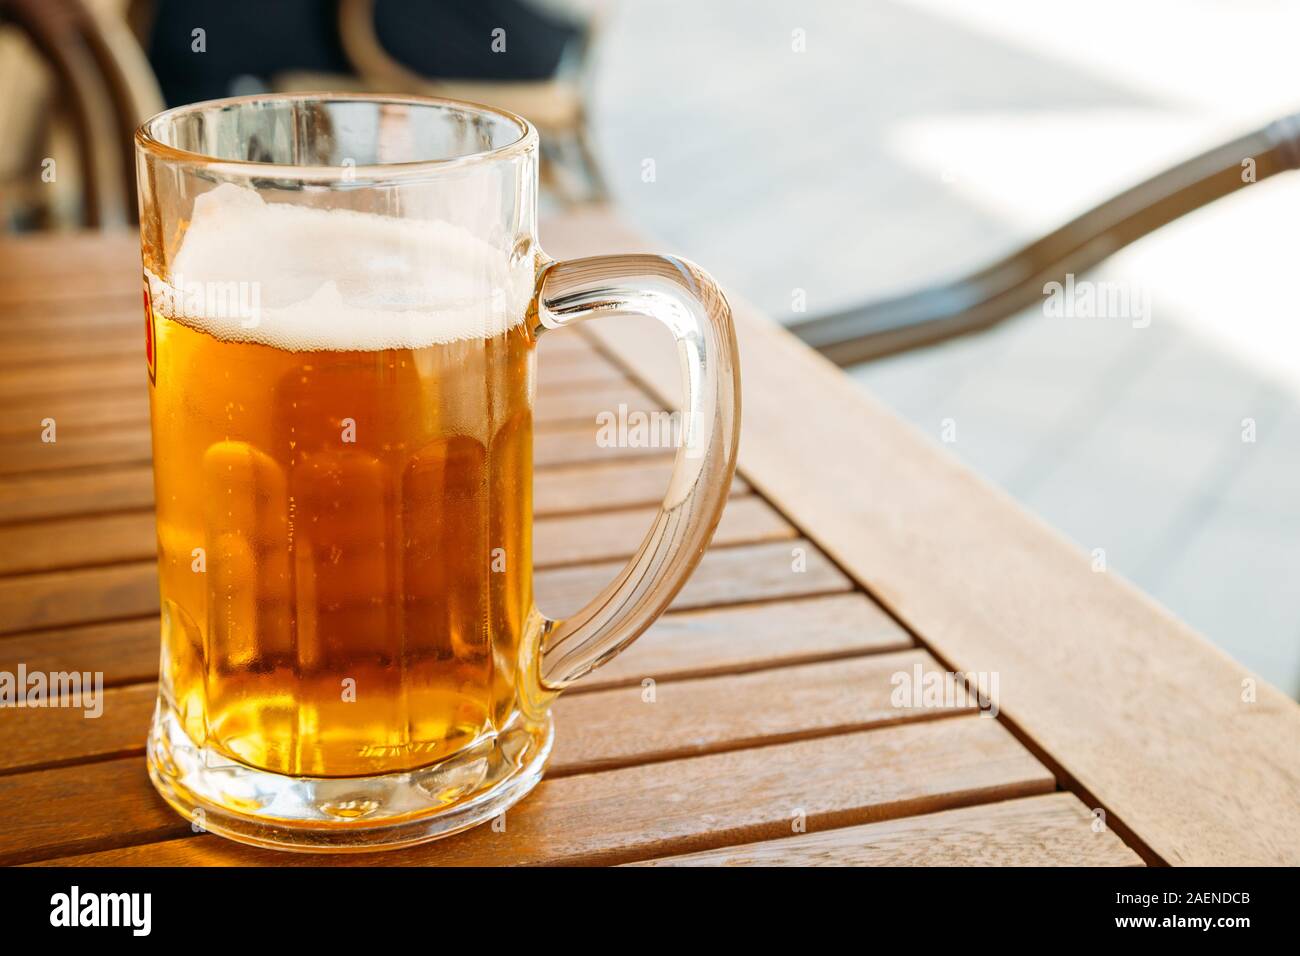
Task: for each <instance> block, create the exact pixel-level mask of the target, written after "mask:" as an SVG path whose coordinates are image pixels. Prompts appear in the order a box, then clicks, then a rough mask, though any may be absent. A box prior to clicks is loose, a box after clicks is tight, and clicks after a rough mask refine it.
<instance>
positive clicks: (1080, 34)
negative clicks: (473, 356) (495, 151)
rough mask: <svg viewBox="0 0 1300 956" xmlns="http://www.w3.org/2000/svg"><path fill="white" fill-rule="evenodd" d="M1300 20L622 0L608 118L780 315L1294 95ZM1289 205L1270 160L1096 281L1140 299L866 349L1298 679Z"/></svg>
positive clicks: (1185, 148)
mask: <svg viewBox="0 0 1300 956" xmlns="http://www.w3.org/2000/svg"><path fill="white" fill-rule="evenodd" d="M795 31H802V34H799V33H796V32H795ZM1298 32H1300V7H1296V6H1288V5H1287V4H1284V3H1281V2H1278V0H1253V2H1252V0H1244V2H1243V0H1237V2H1227V0H1223V2H1202V3H1197V4H1190V5H1189V4H1186V3H1183V4H1178V3H1175V2H1173V0H1163V2H1152V3H1149V4H1142V5H1138V7H1136V8H1135V7H1134V5H1132V4H1124V3H1119V2H1113V0H1104V2H1093V3H1088V4H1084V3H1061V4H1052V5H1045V4H1040V3H1032V2H1030V0H1022V2H1007V3H1000V4H969V3H961V2H958V0H912V2H900V3H871V4H855V5H850V4H844V3H835V2H820V3H768V4H755V3H743V2H740V0H730V2H719V3H710V4H698V3H690V2H685V0H672V2H663V3H655V4H637V3H633V4H629V5H627V6H626V8H625V9H624V10H622V12H620V13H619V14H618V15H617V16H616V17H615V18H614V19H613V20H612V22H611V23H609V25H608V28H607V31H606V34H605V36H604V38H603V40H602V43H601V46H600V48H599V50H600V52H599V58H598V63H597V70H596V76H595V84H594V88H595V91H596V97H595V111H594V112H595V121H596V122H595V126H596V137H595V138H596V143H597V150H598V152H599V154H600V156H601V158H602V160H603V162H604V165H605V168H606V171H607V175H608V177H609V180H610V182H611V188H612V190H613V192H614V194H615V198H616V201H617V202H618V203H619V205H620V206H621V207H622V208H623V209H624V211H625V213H626V215H627V216H628V217H629V218H630V219H631V220H632V221H634V222H635V223H636V224H637V225H638V226H639V227H641V228H642V229H644V230H645V231H648V232H650V233H652V234H656V235H658V236H659V237H661V238H662V239H664V240H666V241H667V242H668V243H669V244H670V245H672V246H675V247H676V248H677V249H679V250H680V251H682V252H683V253H685V254H687V255H689V256H691V257H693V258H696V259H698V260H699V261H701V262H706V263H708V264H709V266H710V268H711V269H713V271H714V272H715V273H716V274H717V275H718V276H719V278H721V279H722V280H723V281H724V282H725V283H727V284H728V285H729V286H731V287H732V288H734V289H736V290H737V291H738V292H739V293H740V294H742V295H744V296H745V297H746V298H747V299H749V300H750V301H752V302H755V303H756V304H757V305H759V306H761V307H762V308H764V309H765V310H766V311H767V312H769V313H770V314H772V315H773V316H775V317H777V318H779V319H781V320H782V321H787V322H788V321H792V320H794V319H797V318H800V317H801V316H800V315H799V314H798V313H797V312H796V311H794V309H795V308H796V306H797V303H798V302H799V300H800V297H801V295H802V297H803V298H804V299H805V300H806V303H807V306H806V307H807V314H808V315H814V314H817V313H819V312H824V311H828V310H832V309H836V308H839V307H842V306H845V305H848V304H853V303H858V302H863V301H867V300H869V299H871V298H874V297H876V296H878V295H882V294H888V293H890V292H896V291H901V290H903V289H907V288H911V287H914V286H917V285H921V284H925V283H927V282H931V281H935V280H937V279H939V278H942V277H945V276H948V275H952V274H957V273H960V272H962V271H964V270H967V269H970V268H972V267H975V266H978V265H981V264H983V263H985V262H987V261H989V260H990V259H993V258H995V257H997V256H999V255H1001V254H1004V253H1005V252H1008V251H1010V250H1011V249H1013V248H1015V247H1016V246H1017V245H1018V244H1019V243H1021V242H1023V241H1025V240H1027V239H1030V238H1032V237H1034V236H1036V235H1038V234H1040V233H1041V232H1044V231H1046V230H1048V229H1050V228H1052V227H1053V226H1054V225H1056V224H1059V223H1060V222H1063V221H1064V220H1066V219H1068V218H1070V217H1071V216H1072V215H1073V214H1075V213H1077V212H1080V211H1082V210H1083V209H1086V208H1087V207H1088V206H1089V205H1091V204H1093V203H1095V202H1098V201H1100V200H1102V199H1104V198H1106V197H1107V196H1109V195H1111V194H1113V193H1114V192H1116V191H1118V190H1119V189H1122V188H1123V187H1125V186H1127V185H1130V184H1132V183H1133V182H1136V181H1138V180H1140V179H1142V178H1144V177H1145V176H1147V175H1149V174H1151V173H1153V172H1155V171H1157V170H1159V169H1161V168H1162V167H1164V166H1166V165H1168V164H1170V163H1172V162H1175V161H1177V160H1179V159H1181V158H1185V157H1186V156H1189V155H1191V154H1193V153H1194V152H1196V151H1198V150H1200V149H1203V148H1205V147H1208V146H1211V145H1214V144H1216V143H1218V142H1221V141H1224V140H1226V139H1228V138H1230V137H1232V136H1233V135H1236V134H1237V133H1240V132H1245V131H1247V130H1249V129H1250V128H1252V127H1254V126H1256V125H1259V124H1261V123H1262V122H1264V121H1266V120H1267V119H1269V118H1272V117H1275V116H1280V115H1283V114H1284V113H1286V112H1289V111H1294V110H1297V109H1300V84H1297V82H1296V79H1295V76H1294V55H1293V52H1292V51H1291V50H1290V49H1289V44H1290V43H1291V42H1292V41H1293V39H1294V37H1295V36H1296V35H1297V33H1298ZM801 44H802V48H803V49H802V51H800V50H799V49H798V47H799V46H800V45H801ZM1243 158H1245V157H1243ZM647 160H651V161H652V162H651V163H650V164H647V162H646V161H647ZM1297 222H1300V176H1297V175H1296V174H1292V177H1290V178H1282V179H1277V180H1272V181H1268V182H1264V183H1259V184H1257V185H1255V186H1252V187H1251V188H1249V189H1247V190H1246V191H1244V192H1243V193H1240V194H1238V195H1237V196H1234V197H1232V198H1230V199H1228V200H1226V201H1223V202H1221V203H1219V204H1217V205H1215V206H1213V207H1210V208H1208V209H1205V210H1203V211H1201V212H1198V213H1196V214H1194V215H1192V216H1189V217H1187V218H1185V219H1183V220H1180V221H1179V222H1177V223H1175V224H1174V225H1172V226H1170V227H1167V228H1166V229H1164V230H1162V231H1161V232H1159V233H1158V234H1156V235H1155V236H1152V237H1151V238H1149V239H1147V240H1144V241H1142V242H1140V243H1138V244H1136V245H1135V246H1133V247H1131V248H1130V249H1128V250H1125V251H1123V252H1122V253H1120V254H1118V255H1116V256H1115V257H1113V258H1112V259H1110V260H1109V261H1108V262H1106V263H1105V264H1104V265H1103V266H1102V267H1101V268H1099V269H1098V270H1096V271H1095V272H1094V273H1091V274H1089V275H1088V276H1086V277H1080V278H1081V279H1086V280H1088V281H1091V282H1094V283H1114V284H1116V285H1117V287H1119V288H1122V289H1124V290H1126V291H1127V292H1129V293H1130V294H1132V295H1135V296H1137V297H1138V299H1137V300H1136V301H1144V302H1145V303H1146V304H1147V307H1146V310H1145V312H1144V313H1143V315H1141V316H1135V315H1132V314H1126V315H1124V316H1121V317H1111V318H1095V317H1093V318H1086V317H1072V318H1067V317H1051V316H1048V315H1045V314H1044V313H1043V310H1041V309H1034V310H1031V311H1030V312H1028V313H1026V314H1024V315H1021V316H1018V317H1016V318H1015V319H1014V320H1012V321H1010V322H1008V323H1006V324H1004V325H1003V326H1001V327H1000V328H999V329H997V330H995V331H994V332H992V333H988V334H985V335H982V336H979V337H976V338H971V339H966V340H963V341H958V342H952V343H948V344H945V345H942V346H939V347H936V348H931V349H927V350H923V351H920V352H916V353H912V354H909V355H905V356H901V357H898V358H893V359H889V360H885V361H881V362H876V363H873V364H871V365H869V366H864V367H860V368H857V369H854V370H852V374H853V375H854V376H855V377H856V378H857V379H858V380H859V381H861V382H862V383H863V384H864V386H865V387H867V388H869V389H870V390H872V391H873V392H874V393H875V394H876V395H878V396H879V397H880V398H882V399H883V400H884V401H886V402H887V403H889V404H890V405H892V406H893V407H894V408H895V409H896V410H897V411H898V412H899V413H900V414H902V415H903V416H905V417H906V418H908V419H910V420H911V421H912V422H913V423H914V424H915V425H916V426H917V427H918V428H919V429H921V430H922V431H924V432H925V433H927V434H929V435H930V436H932V437H933V439H934V440H935V441H936V442H941V441H944V439H945V438H951V439H953V440H951V441H947V442H945V446H946V447H948V448H949V449H950V450H951V451H952V452H954V453H955V454H957V455H958V456H960V457H962V458H963V459H964V460H965V461H967V462H968V463H969V464H970V465H971V466H972V467H973V468H975V469H976V470H978V471H980V472H981V473H983V474H984V475H985V476H986V477H987V478H989V479H990V480H991V481H994V482H996V483H997V484H999V485H1002V486H1003V487H1005V488H1007V489H1008V490H1009V491H1010V492H1011V493H1012V494H1014V495H1015V496H1016V497H1017V498H1019V499H1020V500H1021V501H1022V502H1024V503H1025V504H1026V505H1027V506H1029V507H1030V508H1031V509H1033V510H1035V511H1036V512H1038V513H1039V514H1040V515H1042V516H1043V517H1044V518H1045V519H1046V520H1048V521H1049V522H1050V523H1052V524H1054V525H1055V526H1056V527H1058V528H1060V529H1061V530H1062V531H1063V532H1064V533H1065V534H1067V535H1068V536H1070V537H1071V538H1073V539H1074V540H1075V541H1076V542H1078V544H1079V545H1080V546H1081V547H1082V548H1084V549H1085V550H1086V551H1088V552H1096V551H1097V549H1101V551H1104V557H1105V562H1106V566H1107V567H1108V568H1109V569H1110V570H1111V571H1114V572H1118V573H1121V574H1124V575H1126V576H1127V577H1129V578H1130V579H1132V580H1133V581H1135V582H1136V583H1137V584H1138V585H1139V586H1141V587H1142V588H1144V589H1145V590H1147V591H1149V592H1150V593H1152V594H1154V595H1155V596H1156V597H1157V598H1158V599H1160V600H1161V601H1162V602H1164V603H1165V604H1167V605H1168V606H1169V607H1171V608H1172V609H1173V610H1174V611H1175V612H1176V613H1177V614H1178V615H1179V616H1181V617H1183V618H1184V619H1186V620H1187V621H1189V622H1190V623H1191V624H1192V625H1193V626H1195V627H1197V628H1198V629H1200V630H1201V631H1203V632H1204V633H1205V634H1207V635H1208V636H1209V637H1210V638H1211V639H1212V640H1214V641H1215V642H1216V643H1218V644H1219V645H1220V646H1221V647H1223V648H1224V649H1225V650H1227V651H1228V652H1229V653H1230V654H1232V655H1233V656H1234V657H1236V658H1238V659H1239V660H1241V661H1242V662H1243V663H1245V664H1246V665H1247V666H1249V667H1251V668H1253V669H1254V670H1256V671H1258V672H1259V673H1260V674H1261V675H1263V676H1264V677H1266V678H1267V679H1269V680H1270V681H1272V682H1274V683H1275V684H1277V685H1278V686H1280V687H1282V688H1283V689H1285V690H1286V691H1288V692H1289V693H1291V694H1293V695H1296V694H1300V589H1296V588H1295V587H1294V586H1292V585H1293V583H1294V581H1295V577H1296V574H1297V569H1300V306H1298V305H1297V304H1296V300H1295V298H1294V296H1293V295H1292V294H1291V293H1292V275H1293V274H1294V273H1295V268H1296V267H1295V261H1296V248H1297V246H1296V239H1295V229H1296V225H1295V224H1296V223H1297ZM1148 319H1149V324H1148V322H1147V320H1148ZM828 413H829V412H828ZM945 424H947V425H948V427H947V429H946V430H945ZM1252 439H1253V440H1252Z"/></svg>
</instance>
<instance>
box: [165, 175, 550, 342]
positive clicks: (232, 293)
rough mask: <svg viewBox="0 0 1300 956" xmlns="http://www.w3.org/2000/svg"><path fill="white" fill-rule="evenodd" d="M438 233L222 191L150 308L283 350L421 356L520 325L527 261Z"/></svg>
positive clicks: (410, 222)
mask: <svg viewBox="0 0 1300 956" xmlns="http://www.w3.org/2000/svg"><path fill="white" fill-rule="evenodd" d="M519 258H520V260H521V261H518V262H516V263H514V264H513V265H512V264H511V261H510V254H509V253H508V252H506V251H504V250H501V249H498V248H495V247H494V246H492V245H490V244H489V243H487V242H485V241H484V240H482V239H479V238H478V237H477V236H474V235H472V234H471V233H469V232H468V231H466V230H465V229H463V228H462V227H459V226H456V225H453V224H451V223H448V222H440V221H431V220H418V219H397V218H392V217H388V216H380V215H376V214H373V213H362V212H353V211H351V210H345V209H317V208H312V207H308V206H296V205H288V204H285V203H268V202H265V201H263V199H262V197H261V196H259V195H258V194H257V193H256V192H255V191H254V190H252V189H248V188H246V187H242V186H235V185H233V184H230V183H223V184H222V185H220V186H218V187H216V188H215V189H213V190H211V191H210V192H207V193H204V194H203V195H202V196H200V197H198V199H196V200H195V202H194V213H193V216H192V218H191V220H190V223H189V228H188V229H187V230H186V231H185V235H184V237H183V238H182V240H181V246H180V250H179V251H178V252H177V254H176V256H175V257H174V259H173V260H172V263H171V275H170V276H169V277H168V278H167V280H162V279H160V278H158V277H156V276H153V275H152V274H151V275H150V277H149V279H150V287H151V295H152V296H153V300H154V304H155V307H156V308H158V309H159V311H160V312H162V313H163V314H165V315H169V316H170V317H172V318H175V319H177V320H178V321H181V322H183V323H184V324H186V325H189V326H192V327H194V328H197V329H199V330H201V331H204V332H207V333H208V334H210V335H212V336H214V337H216V338H218V339H221V340H223V341H232V342H256V343H259V344H262V345H270V346H275V347H277V348H281V349H286V350H290V351H321V350H330V351H345V350H346V351H376V350H379V349H399V348H400V349H409V348H423V347H425V346H428V345H435V344H441V343H447V342H455V341H460V340H470V339H479V338H486V337H490V336H493V335H499V334H500V333H501V332H503V331H505V330H506V329H508V328H510V327H511V326H513V325H516V324H518V323H520V322H522V321H523V319H524V315H525V312H526V310H527V307H528V301H529V298H530V296H531V295H532V283H533V275H532V267H533V263H532V258H531V257H530V256H523V257H519Z"/></svg>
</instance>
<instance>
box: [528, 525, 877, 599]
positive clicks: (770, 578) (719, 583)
mask: <svg viewBox="0 0 1300 956" xmlns="http://www.w3.org/2000/svg"><path fill="white" fill-rule="evenodd" d="M795 552H798V553H800V554H801V555H803V556H804V562H805V567H804V569H803V570H802V571H796V570H794V569H793V567H792V565H793V563H794V561H795V560H796V559H794V558H793V557H792V554H794V553H795ZM622 568H623V562H621V561H611V562H608V563H605V564H596V565H584V566H583V567H578V568H556V569H553V570H550V571H545V572H542V573H541V574H539V575H537V605H538V607H540V608H541V609H542V611H543V613H545V614H548V615H549V616H551V617H563V616H564V615H566V614H572V613H573V612H574V611H577V610H578V609H579V608H581V607H582V606H583V605H584V604H586V603H587V601H589V600H591V599H592V598H593V597H595V595H596V594H597V592H598V591H599V590H600V589H601V588H603V587H604V586H605V585H606V584H608V583H609V582H610V581H612V580H613V579H614V576H615V575H616V574H617V573H618V572H619V571H620V570H622ZM595 582H599V585H598V586H597V587H595V588H594V589H593V587H592V584H593V583H595ZM851 588H852V584H851V583H850V582H849V580H848V578H846V577H844V575H843V574H842V573H841V572H840V571H839V569H838V568H836V567H835V565H833V564H831V562H830V561H828V560H827V559H826V556H825V555H824V554H822V553H821V551H819V550H818V549H817V548H816V547H815V546H814V545H812V544H811V543H810V542H808V541H805V540H803V539H796V540H793V541H778V542H772V543H770V544H756V545H747V546H745V547H736V548H714V549H711V550H710V551H708V552H706V553H705V555H704V559H703V560H702V561H701V562H700V565H699V567H698V568H696V570H695V573H694V574H693V575H692V576H691V578H690V580H689V581H687V582H686V585H685V587H683V588H682V590H681V592H680V593H679V594H678V595H677V598H676V599H675V600H674V601H673V603H672V605H671V606H672V607H674V608H677V609H679V610H684V609H686V608H698V607H716V606H719V605H723V604H740V603H743V602H747V601H761V600H775V599H778V598H789V597H797V596H799V595H804V594H829V593H832V592H835V591H848V590H850V589H851Z"/></svg>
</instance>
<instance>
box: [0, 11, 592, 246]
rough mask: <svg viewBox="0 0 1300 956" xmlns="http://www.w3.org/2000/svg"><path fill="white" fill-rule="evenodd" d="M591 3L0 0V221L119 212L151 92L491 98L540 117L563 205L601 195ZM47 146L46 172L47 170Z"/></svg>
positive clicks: (166, 95)
mask: <svg viewBox="0 0 1300 956" xmlns="http://www.w3.org/2000/svg"><path fill="white" fill-rule="evenodd" d="M600 7H601V4H599V3H596V2H593V0H438V2H436V3H431V2H428V0H277V2H275V3H265V2H261V0H227V2H223V3H221V4H212V3H203V2H199V0H0V53H3V54H4V55H3V58H0V81H2V83H3V89H4V90H5V91H6V94H7V95H6V96H5V97H4V99H3V100H2V101H0V137H2V138H0V144H2V145H0V186H2V187H3V199H0V210H3V214H4V222H5V225H6V227H7V228H8V229H10V230H14V229H20V230H25V229H49V228H75V227H79V226H90V227H92V228H100V227H114V226H120V225H124V224H126V223H129V222H133V221H134V219H135V216H136V209H135V191H134V176H135V167H134V160H133V158H132V134H133V132H134V130H135V128H136V126H138V125H139V123H140V122H142V121H143V120H144V119H146V118H148V117H149V116H151V115H152V114H154V113H156V112H158V111H159V110H160V109H162V108H163V107H164V99H165V102H166V105H170V106H176V105H180V104H184V103H190V102H194V101H196V100H203V99H216V98H219V97H224V96H235V95H241V94H248V93H258V92H266V91H272V90H274V91H303V90H357V91H368V92H386V93H423V94H426V95H432V96H446V97H452V98H456V99H468V100H473V101H475V102H481V103H487V104H489V105H493V106H499V107H502V108H504V109H508V110H511V111H513V112H517V113H520V114H522V115H524V116H527V117H528V118H529V119H531V120H532V121H533V122H534V123H535V124H536V125H537V126H538V128H539V129H540V131H541V133H542V143H543V147H542V149H543V162H542V177H543V186H544V188H547V189H548V190H549V191H550V192H551V193H552V194H554V195H555V197H556V198H557V199H559V200H560V201H562V202H564V203H571V202H576V201H583V200H600V199H603V198H604V197H605V195H606V194H605V189H604V182H603V179H602V177H601V175H600V171H599V168H598V166H597V163H596V160H595V158H594V157H593V155H592V152H591V149H590V147H589V145H588V141H587V132H586V111H585V108H584V81H585V77H586V73H587V70H586V66H587V63H588V60H589V57H588V54H589V52H590V50H591V42H592V37H593V36H594V33H595V26H596V21H597V12H598V11H599V9H600ZM128 24H129V25H128ZM143 50H148V57H147V58H146V56H145V53H144V52H143ZM51 159H53V160H55V165H54V173H53V174H49V173H46V166H47V165H48V161H49V160H51Z"/></svg>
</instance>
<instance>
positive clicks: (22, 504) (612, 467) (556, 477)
mask: <svg viewBox="0 0 1300 956" xmlns="http://www.w3.org/2000/svg"><path fill="white" fill-rule="evenodd" d="M671 469H672V459H671V458H667V457H664V456H659V457H656V458H650V459H645V458H640V459H617V458H616V459H613V460H610V461H605V462H599V461H598V462H580V463H578V464H574V465H556V466H554V467H551V468H546V469H542V470H540V471H537V472H536V473H535V474H534V475H533V510H534V513H535V514H538V515H551V514H576V513H588V512H595V511H605V510H608V509H613V508H628V507H633V506H636V505H648V504H654V503H656V502H658V501H660V500H661V499H662V498H663V495H664V491H665V490H666V489H667V487H668V474H669V472H670V471H671ZM731 487H732V494H733V495H736V494H743V493H745V492H747V491H748V490H749V485H748V484H747V483H746V482H745V480H744V479H743V478H740V477H737V478H736V479H735V480H734V481H733V482H732V486H731ZM140 508H150V509H152V508H153V469H152V466H150V465H127V466H124V467H121V468H101V469H97V470H95V471H82V472H68V473H64V474H44V473H42V474H38V475H25V476H19V477H11V478H5V479H0V525H3V524H6V523H10V522H16V521H37V520H40V519H43V518H66V517H73V516H78V515H89V514H101V513H111V512H116V511H130V510H133V509H140Z"/></svg>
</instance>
